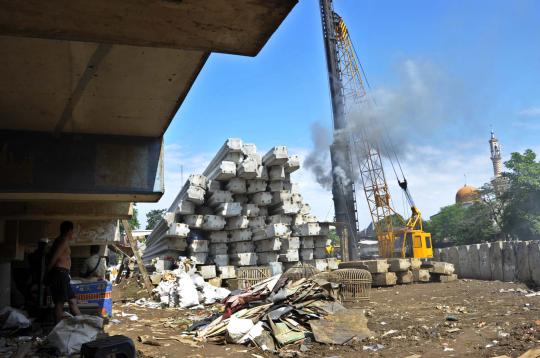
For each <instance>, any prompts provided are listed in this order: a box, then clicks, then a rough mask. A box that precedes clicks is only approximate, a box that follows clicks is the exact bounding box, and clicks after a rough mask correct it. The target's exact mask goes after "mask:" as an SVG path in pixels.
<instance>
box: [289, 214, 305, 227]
mask: <svg viewBox="0 0 540 358" xmlns="http://www.w3.org/2000/svg"><path fill="white" fill-rule="evenodd" d="M292 218H293V221H292V225H293V227H294V226H300V225H302V224H304V223H306V221H305V220H304V215H301V214H297V215H293V216H292Z"/></svg>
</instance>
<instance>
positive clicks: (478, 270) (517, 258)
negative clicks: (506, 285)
mask: <svg viewBox="0 0 540 358" xmlns="http://www.w3.org/2000/svg"><path fill="white" fill-rule="evenodd" d="M434 256H435V259H436V260H440V261H446V262H450V263H452V264H454V266H455V269H456V271H455V272H456V273H457V274H458V276H459V277H460V278H473V279H478V280H499V281H506V282H511V281H520V282H525V283H530V284H534V285H537V286H540V242H539V241H496V242H491V243H484V244H473V245H463V246H452V247H445V248H442V249H435V253H434Z"/></svg>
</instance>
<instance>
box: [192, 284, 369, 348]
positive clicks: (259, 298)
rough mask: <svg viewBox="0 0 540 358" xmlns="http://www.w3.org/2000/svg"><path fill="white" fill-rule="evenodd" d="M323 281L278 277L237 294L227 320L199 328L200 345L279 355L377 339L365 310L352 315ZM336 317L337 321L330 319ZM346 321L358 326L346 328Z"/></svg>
mask: <svg viewBox="0 0 540 358" xmlns="http://www.w3.org/2000/svg"><path fill="white" fill-rule="evenodd" d="M332 285H333V284H332V283H330V282H328V281H326V280H324V279H315V278H313V279H300V280H289V279H288V277H287V276H286V275H276V276H273V277H271V278H269V279H267V280H265V281H263V282H260V283H258V284H256V285H254V286H252V287H250V288H249V289H247V290H238V291H235V292H232V293H231V295H230V296H229V297H227V299H226V300H225V301H224V303H225V312H224V314H223V315H222V316H219V317H217V318H215V319H214V320H213V321H211V322H208V323H207V324H205V325H203V326H200V325H198V326H199V327H198V329H197V330H196V332H195V337H196V339H198V340H208V341H213V342H225V341H228V342H231V343H238V344H252V345H254V346H256V347H259V348H260V349H262V350H263V351H271V352H275V351H277V350H278V349H279V348H281V347H284V346H286V345H288V344H292V343H296V342H298V341H303V340H305V339H306V338H310V339H312V340H314V341H316V342H319V343H331V344H345V343H347V342H349V341H351V340H352V339H355V338H356V339H363V338H366V337H369V336H371V335H372V333H371V332H370V331H369V329H368V328H367V319H366V318H365V316H364V313H363V311H362V310H348V309H346V308H345V307H344V306H343V305H341V304H340V303H339V302H337V301H336V299H335V297H334V296H333V295H332V292H334V290H333V288H332ZM330 316H332V318H329V317H330ZM346 317H348V318H347V319H348V320H350V319H351V318H352V317H354V318H355V323H354V324H347V325H346V326H342V325H341V324H339V322H340V321H342V320H344V319H345V318H346Z"/></svg>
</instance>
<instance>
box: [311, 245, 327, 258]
mask: <svg viewBox="0 0 540 358" xmlns="http://www.w3.org/2000/svg"><path fill="white" fill-rule="evenodd" d="M313 257H315V258H316V259H326V248H325V247H316V248H315V249H313Z"/></svg>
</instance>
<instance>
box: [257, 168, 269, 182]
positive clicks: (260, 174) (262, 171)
mask: <svg viewBox="0 0 540 358" xmlns="http://www.w3.org/2000/svg"><path fill="white" fill-rule="evenodd" d="M255 178H257V179H259V180H264V181H266V180H268V169H266V167H265V166H264V165H259V168H257V175H256V176H255Z"/></svg>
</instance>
